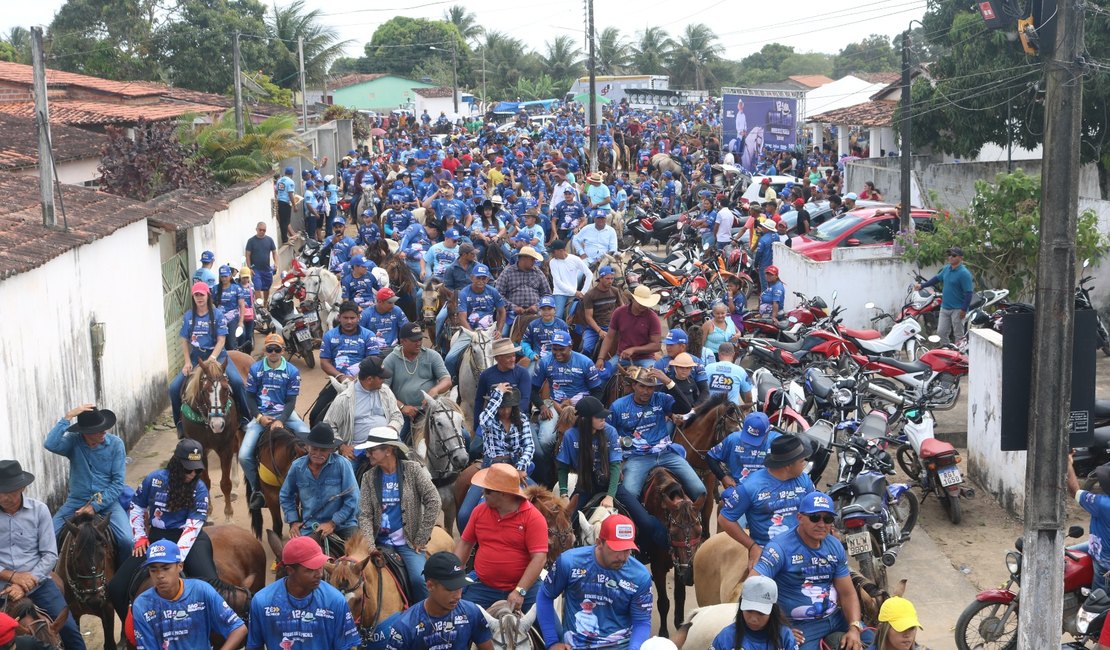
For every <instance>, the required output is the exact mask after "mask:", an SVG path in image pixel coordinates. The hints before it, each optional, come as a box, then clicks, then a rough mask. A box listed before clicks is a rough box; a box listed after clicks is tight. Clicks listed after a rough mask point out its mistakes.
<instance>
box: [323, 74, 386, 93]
mask: <svg viewBox="0 0 1110 650" xmlns="http://www.w3.org/2000/svg"><path fill="white" fill-rule="evenodd" d="M385 76H388V75H385V74H383V73H380V72H376V73H373V74H348V75H343V76H342V77H336V78H334V79H328V90H339V89H340V88H349V87H351V86H354V85H356V84H361V83H366V82H367V81H374V80H375V79H381V78H382V77H385Z"/></svg>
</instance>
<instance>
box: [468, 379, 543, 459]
mask: <svg viewBox="0 0 1110 650" xmlns="http://www.w3.org/2000/svg"><path fill="white" fill-rule="evenodd" d="M504 397H505V395H504V393H502V392H501V391H499V390H496V389H495V390H492V391H490V396H489V399H488V400H486V408H485V410H483V411H482V414H481V415H480V416H479V417H478V422H479V423H480V424H481V425H482V436H483V438H482V445H483V448H484V450H485V452H484V455H485V460H487V461H489V462H490V463H493V462H495V461H500V462H506V461H505V460H504V459H503V458H502V457H505V456H507V457H508V458H509V459H516V463H514V464H515V465H516V468H517V469H518V470H526V469H528V463H530V462H532V454H533V453H534V452H535V451H536V448H535V445H534V444H533V443H532V430H531V429H530V428H529V426H528V418H524V426H523V427H518V426H516V425H515V424H514V425H513V426H512V427H510V428H509V430H508V431H505V429H504V428H503V427H502V426H501V420H500V419H498V417H497V409H498V408H499V407H500V406H501V400H502V399H503V398H504Z"/></svg>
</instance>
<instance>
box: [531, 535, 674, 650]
mask: <svg viewBox="0 0 1110 650" xmlns="http://www.w3.org/2000/svg"><path fill="white" fill-rule="evenodd" d="M635 540H636V526H635V525H634V524H633V523H632V520H631V519H629V518H628V517H625V516H623V515H609V516H608V517H606V518H605V520H604V521H602V522H601V531H600V533H599V534H598V537H597V542H596V543H595V545H594V546H583V547H579V548H573V549H571V550H569V551H566V552H564V553H563V554H562V555H560V556H559V558H558V559H557V560H555V565H554V566H553V567H552V568H551V571H549V572H548V574H547V577H546V578H545V579H544V581H543V586H542V587H541V588H540V591H539V595H538V596H537V597H536V607H537V609H538V610H539V614H538V615H537V617H536V618H537V620H538V622H539V625H540V630H541V632H542V633H543V641H544V645H546V646H547V647H548V648H551V647H554V646H556V645H560V644H566V646H565V647H567V648H576V649H578V648H619V649H621V650H624V649H625V648H627V650H640V646H641V645H643V643H644V641H647V639H648V638H649V637H650V636H651V608H652V597H651V572H650V571H648V569H647V567H645V566H644V565H643V564H642V563H640V561H639V560H637V559H636V558H634V557H632V551H634V550H638V548H637V546H636V541H635ZM559 596H562V597H563V611H562V612H561V613H562V626H561V627H562V630H563V634H562V636H560V634H559V632H560V625H559V619H558V618H557V616H556V613H555V599H556V598H558V597H559Z"/></svg>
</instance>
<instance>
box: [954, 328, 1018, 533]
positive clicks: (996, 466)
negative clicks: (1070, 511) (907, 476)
mask: <svg viewBox="0 0 1110 650" xmlns="http://www.w3.org/2000/svg"><path fill="white" fill-rule="evenodd" d="M967 380H968V381H967V387H968V388H967V390H968V394H967V462H968V473H969V474H971V475H972V476H974V477H975V480H976V482H977V483H979V485H981V486H982V487H983V488H985V489H986V490H987V491H988V492H990V493H991V496H993V497H994V498H995V499H996V500H997V501H998V502H999V503H1001V504H1002V506H1003V507H1005V508H1006V509H1007V510H1009V511H1010V513H1011V514H1013V515H1014V516H1018V517H1020V516H1021V514H1022V509H1023V508H1024V507H1025V452H1024V451H1002V450H1001V446H1002V335H1001V334H999V333H998V332H995V331H994V330H989V329H973V330H971V332H970V336H969V337H968V376H967Z"/></svg>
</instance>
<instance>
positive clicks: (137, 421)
mask: <svg viewBox="0 0 1110 650" xmlns="http://www.w3.org/2000/svg"><path fill="white" fill-rule="evenodd" d="M160 268H161V267H160V263H159V259H158V249H157V247H156V246H151V245H150V244H148V242H147V225H146V220H145V219H144V220H141V221H138V222H136V223H134V224H131V225H130V226H126V227H125V228H122V229H120V230H118V231H116V232H115V233H113V234H112V235H110V236H108V237H106V238H104V239H100V240H98V241H94V242H92V243H90V244H87V245H84V246H81V247H80V248H77V249H74V250H71V251H69V252H67V253H65V254H63V255H61V256H60V257H58V258H55V259H53V260H51V261H50V262H48V263H46V264H45V265H43V266H41V267H39V268H37V269H34V270H31V271H28V272H26V273H21V274H19V275H16V276H14V277H11V278H8V279H6V280H3V281H0V304H3V305H4V313H5V314H6V315H8V316H9V317H8V318H2V319H0V341H3V344H2V345H0V368H2V369H3V370H2V371H0V431H3V432H4V433H5V435H3V436H0V458H15V459H17V460H19V461H20V463H21V464H22V465H23V467H24V469H26V470H27V471H30V472H32V473H34V474H35V476H36V480H35V482H34V483H33V484H32V485H31V487H30V493H31V494H32V495H33V496H36V497H46V496H50V495H55V494H57V493H58V491H60V490H61V489H63V488H64V486H65V481H66V479H67V476H68V466H67V463H66V461H65V460H64V459H61V458H60V457H57V456H54V455H53V454H50V453H49V452H46V451H45V450H44V449H43V448H42V440H43V438H44V437H45V436H46V432H47V431H48V430H49V428H50V427H51V426H52V425H53V423H54V422H56V421H57V420H58V418H60V417H61V416H62V415H64V414H65V412H66V411H67V410H69V409H70V408H71V407H72V406H74V405H76V404H80V403H83V402H97V403H98V405H99V406H101V407H103V408H109V409H111V410H113V411H115V413H116V415H117V416H118V417H119V424H118V425H117V427H116V430H115V432H116V433H119V434H121V435H123V436H124V437H127V438H131V439H132V440H133V439H135V438H136V437H137V436H138V434H139V433H140V432H142V430H143V428H144V427H145V425H146V423H147V422H149V421H150V420H151V419H153V418H154V417H155V415H156V414H157V413H158V412H159V411H160V410H161V409H162V408H163V407H164V406H165V405H166V403H167V402H168V399H167V394H166V342H165V332H164V327H163V324H162V317H161V314H162V280H161V272H160ZM94 320H95V321H99V322H103V323H105V333H106V341H105V348H104V357H103V359H102V362H101V366H102V370H101V376H102V379H103V384H102V385H103V395H102V397H100V398H98V396H97V395H96V389H95V379H94V372H93V363H92V353H91V340H90V334H89V325H90V323H91V322H92V321H94Z"/></svg>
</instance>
